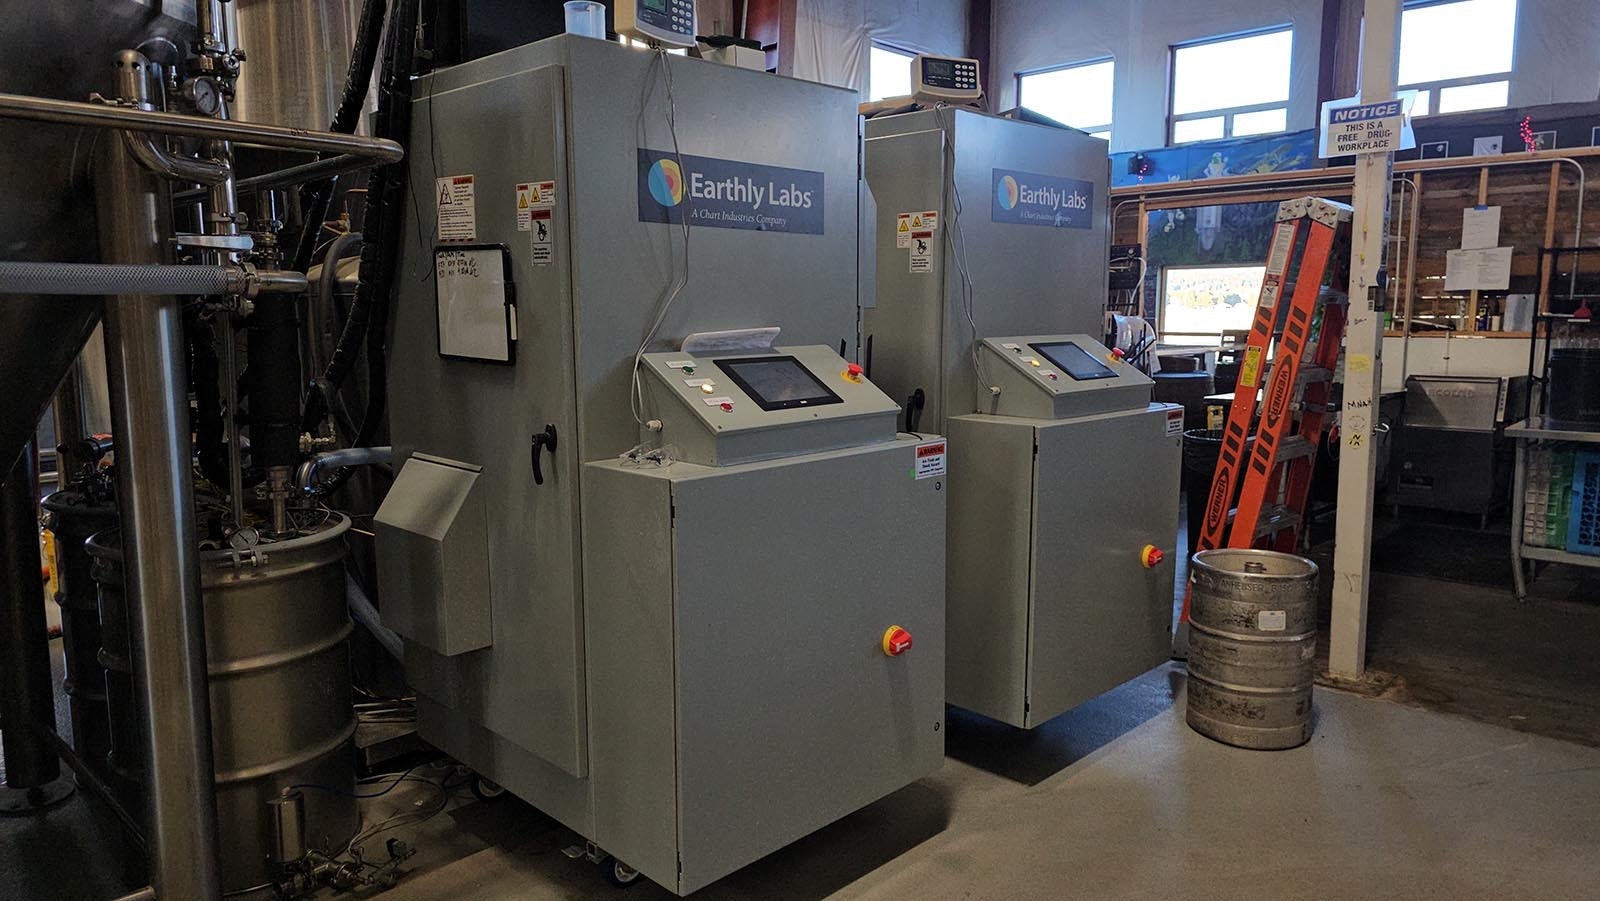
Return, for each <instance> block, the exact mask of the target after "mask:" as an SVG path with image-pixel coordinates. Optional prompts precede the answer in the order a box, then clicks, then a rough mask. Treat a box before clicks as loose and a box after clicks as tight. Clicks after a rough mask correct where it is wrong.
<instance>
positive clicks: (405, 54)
mask: <svg viewBox="0 0 1600 901" xmlns="http://www.w3.org/2000/svg"><path fill="white" fill-rule="evenodd" d="M416 24H417V3H416V0H400V2H399V3H398V4H397V5H396V7H395V9H394V14H393V16H392V17H391V21H390V23H389V34H388V39H387V40H386V41H385V43H384V66H383V77H382V80H381V81H380V83H379V92H378V115H377V122H376V125H375V127H374V134H375V136H376V137H380V138H392V139H395V140H401V141H403V140H405V139H406V137H407V136H408V134H409V132H410V129H411V69H412V64H413V60H414V54H415V41H414V35H415V31H416ZM405 167H406V164H405V162H404V161H401V162H399V163H390V164H387V165H383V166H379V167H377V168H375V169H374V170H373V171H372V174H371V176H370V177H369V179H368V181H367V196H366V207H365V217H364V219H363V229H362V237H363V244H362V248H361V269H360V282H359V284H358V285H357V287H356V297H355V302H354V303H353V304H352V306H351V309H350V318H349V320H348V321H347V322H346V323H345V327H344V331H343V332H342V333H341V334H340V335H339V343H338V346H337V347H335V349H334V352H333V356H332V358H331V359H330V360H329V361H328V368H327V371H326V372H325V373H324V379H325V381H326V383H327V387H326V391H328V392H332V391H337V390H338V389H339V387H340V386H341V385H342V384H343V383H344V380H345V379H346V378H347V377H348V376H349V373H350V370H351V369H352V368H354V366H355V361H356V357H357V355H358V353H359V352H360V348H361V347H362V345H363V344H365V347H366V352H367V373H368V385H367V405H366V411H365V413H364V414H363V415H362V419H361V427H360V429H359V430H358V432H357V434H356V435H355V437H354V438H353V439H352V440H351V441H350V442H349V443H350V445H351V446H356V447H360V446H364V445H367V444H370V443H371V442H372V440H373V438H374V437H375V436H376V434H377V431H378V425H379V423H380V422H381V421H382V419H383V412H384V406H385V402H386V399H387V394H386V389H387V385H386V382H387V379H386V376H385V364H386V359H387V347H386V343H387V340H388V329H389V302H390V296H391V294H392V293H393V287H394V273H395V269H396V265H397V261H398V258H399V250H400V240H401V232H402V228H403V226H404V223H405V202H406V168H405ZM326 400H327V397H326V395H325V394H323V393H321V392H313V393H312V395H311V401H310V402H308V403H307V405H306V416H305V419H304V421H303V423H304V425H305V427H306V429H305V430H306V431H314V430H315V428H316V425H317V423H318V422H320V421H321V419H322V417H323V416H324V415H325V414H326V412H327V405H326ZM346 476H347V472H345V471H342V470H341V472H340V473H339V474H338V475H337V476H336V477H335V478H334V480H333V482H332V483H331V484H330V485H329V486H328V488H327V490H329V491H332V490H335V489H336V488H337V487H338V485H339V484H341V483H342V482H343V480H344V478H345V477H346Z"/></svg>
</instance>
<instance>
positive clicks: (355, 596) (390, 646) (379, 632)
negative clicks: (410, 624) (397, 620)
mask: <svg viewBox="0 0 1600 901" xmlns="http://www.w3.org/2000/svg"><path fill="white" fill-rule="evenodd" d="M344 598H345V603H347V604H349V606H350V616H351V618H353V619H354V620H355V621H356V622H358V623H360V624H362V625H363V626H366V627H367V631H369V632H371V633H372V637H373V638H376V639H377V640H378V644H379V645H381V646H382V647H383V649H384V650H385V651H388V652H389V656H391V657H393V658H394V659H396V660H398V661H400V662H401V663H404V662H405V661H406V650H405V645H404V644H403V643H401V641H400V636H398V635H396V634H394V630H392V629H390V628H389V627H387V626H385V625H384V624H383V617H382V616H381V615H379V613H378V608H376V607H374V606H372V601H370V600H368V599H367V593H366V592H364V591H362V590H361V586H360V585H357V584H356V580H355V579H352V578H350V576H349V574H346V575H345V577H344Z"/></svg>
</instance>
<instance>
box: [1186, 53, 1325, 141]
mask: <svg viewBox="0 0 1600 901" xmlns="http://www.w3.org/2000/svg"><path fill="white" fill-rule="evenodd" d="M1293 46H1294V30H1293V29H1291V28H1280V29H1277V30H1274V31H1266V32H1260V33H1257V34H1248V35H1244V36H1242V37H1233V38H1218V39H1215V40H1209V41H1202V42H1198V43H1193V44H1183V45H1180V46H1176V47H1173V48H1172V118H1171V123H1172V131H1171V134H1172V143H1174V144H1184V143H1187V142H1189V141H1207V140H1213V139H1215V138H1232V137H1242V136H1244V135H1259V134H1268V133H1271V132H1275V131H1283V130H1285V129H1286V128H1288V126H1289V54H1290V51H1291V50H1292V49H1293Z"/></svg>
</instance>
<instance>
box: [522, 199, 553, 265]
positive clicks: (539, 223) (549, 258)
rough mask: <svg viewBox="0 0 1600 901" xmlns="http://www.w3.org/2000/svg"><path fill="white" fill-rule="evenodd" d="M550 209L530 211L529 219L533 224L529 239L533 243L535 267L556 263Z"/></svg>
mask: <svg viewBox="0 0 1600 901" xmlns="http://www.w3.org/2000/svg"><path fill="white" fill-rule="evenodd" d="M551 213H552V211H551V210H550V209H548V208H547V209H542V210H529V211H528V219H529V221H530V222H531V223H532V226H533V227H532V228H531V229H530V231H532V232H533V234H532V235H530V236H529V237H530V238H531V239H532V241H533V265H535V266H548V265H550V264H551V263H554V262H555V261H556V242H555V234H554V229H553V228H552V227H551Z"/></svg>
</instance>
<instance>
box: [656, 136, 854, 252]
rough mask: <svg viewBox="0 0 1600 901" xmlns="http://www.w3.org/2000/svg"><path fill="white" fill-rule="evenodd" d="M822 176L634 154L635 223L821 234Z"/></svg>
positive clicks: (658, 154) (753, 165) (658, 153)
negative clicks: (636, 160) (636, 178)
mask: <svg viewBox="0 0 1600 901" xmlns="http://www.w3.org/2000/svg"><path fill="white" fill-rule="evenodd" d="M823 184H824V179H823V174H822V173H821V172H813V171H811V170H808V169H788V168H784V167H782V166H764V165H761V164H759V163H746V162H741V161H738V160H722V159H716V158H713V157H701V156H687V155H682V156H680V155H676V154H672V153H667V152H663V151H657V150H644V149H641V150H639V221H640V222H672V223H677V222H683V221H684V219H685V218H687V219H688V221H689V224H690V225H704V226H710V227H712V228H738V229H749V230H753V231H776V232H793V233H799V234H808V235H820V234H822V227H823V209H822V204H823Z"/></svg>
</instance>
